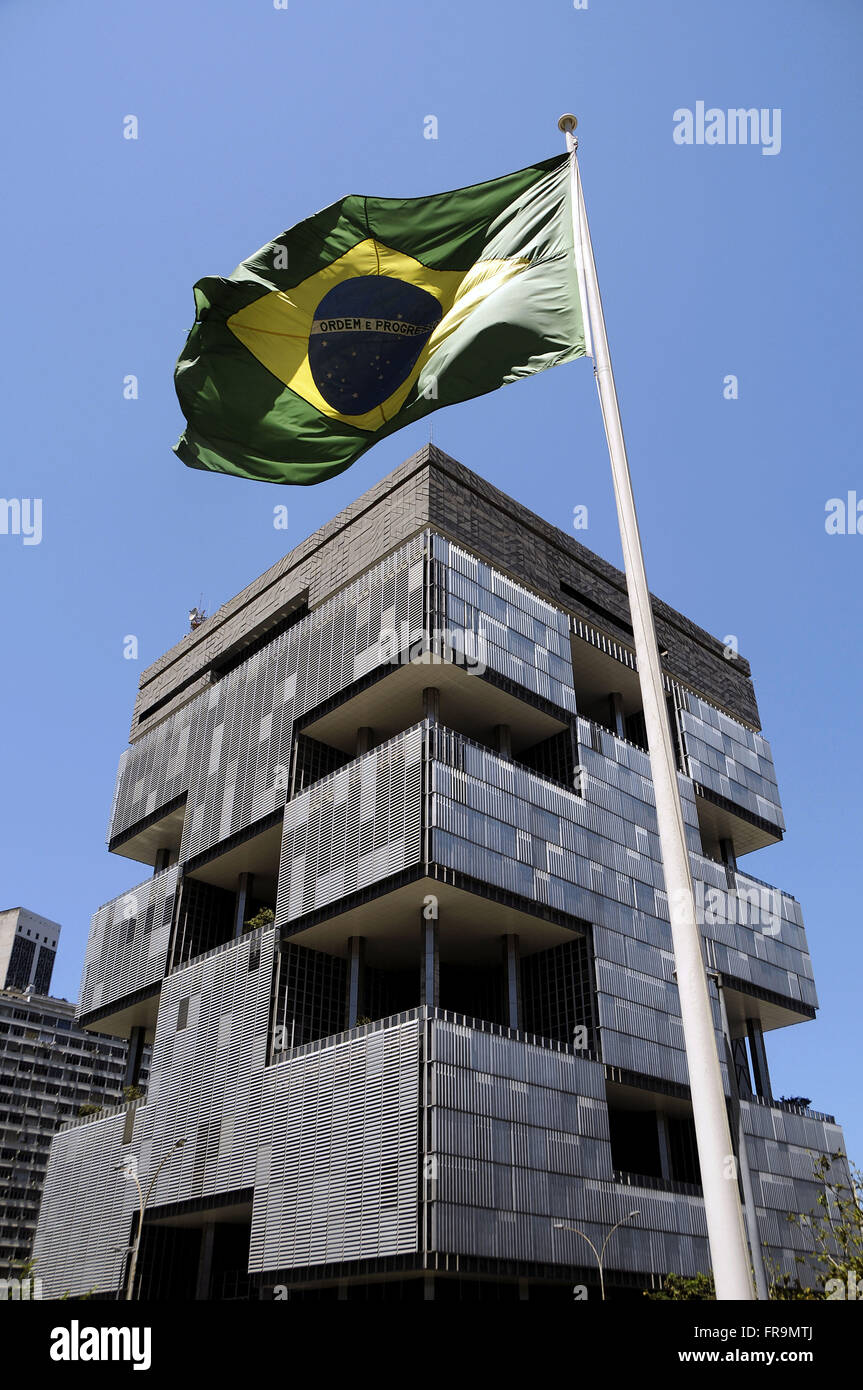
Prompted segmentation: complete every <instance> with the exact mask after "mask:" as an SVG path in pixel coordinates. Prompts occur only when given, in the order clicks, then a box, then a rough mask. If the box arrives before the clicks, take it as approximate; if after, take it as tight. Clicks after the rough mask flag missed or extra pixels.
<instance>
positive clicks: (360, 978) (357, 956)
mask: <svg viewBox="0 0 863 1390" xmlns="http://www.w3.org/2000/svg"><path fill="white" fill-rule="evenodd" d="M365 958H366V938H365V937H364V936H349V937H348V988H347V999H346V1006H345V1027H346V1028H356V1026H357V1019H358V1018H359V1017H360V1014H361V1013H362V1011H363V1010H362V1008H361V1005H362V999H363V994H364V989H363V985H364V976H365V964H366V959H365Z"/></svg>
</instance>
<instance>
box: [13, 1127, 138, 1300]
mask: <svg viewBox="0 0 863 1390" xmlns="http://www.w3.org/2000/svg"><path fill="white" fill-rule="evenodd" d="M125 1120H126V1115H125V1111H120V1112H119V1113H115V1114H113V1115H110V1116H108V1117H107V1118H105V1119H96V1120H91V1121H89V1123H87V1124H79V1125H73V1126H71V1127H69V1128H67V1129H63V1130H61V1131H60V1132H59V1133H58V1134H56V1135H55V1136H54V1140H53V1142H52V1144H51V1154H50V1161H49V1164H48V1170H47V1173H46V1176H45V1186H44V1189H43V1193H42V1206H41V1208H40V1212H39V1225H38V1228H37V1231H36V1237H35V1240H34V1244H33V1255H34V1258H35V1260H36V1274H37V1275H38V1277H39V1278H40V1279H41V1280H42V1283H43V1289H42V1292H43V1297H45V1298H62V1297H63V1295H64V1294H66V1293H70V1294H72V1295H80V1294H85V1293H89V1292H90V1291H91V1290H94V1291H96V1292H98V1293H108V1292H111V1291H113V1290H114V1289H116V1288H117V1284H118V1281H119V1279H120V1278H121V1255H120V1254H118V1247H125V1246H126V1245H127V1244H128V1240H129V1233H130V1230H131V1222H132V1212H133V1201H132V1199H133V1197H134V1195H135V1188H134V1185H133V1184H132V1183H131V1182H128V1181H124V1180H123V1179H122V1177H121V1176H120V1175H119V1174H118V1173H117V1172H116V1171H115V1169H116V1165H117V1164H118V1163H119V1162H120V1159H121V1157H122V1156H123V1155H124V1154H126V1153H129V1152H130V1151H131V1150H130V1147H129V1146H128V1145H127V1146H126V1147H125V1148H124V1146H123V1130H124V1126H125Z"/></svg>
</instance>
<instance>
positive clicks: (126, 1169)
mask: <svg viewBox="0 0 863 1390" xmlns="http://www.w3.org/2000/svg"><path fill="white" fill-rule="evenodd" d="M185 1142H186V1141H185V1139H178V1140H177V1142H176V1144H172V1145H171V1147H170V1149H169V1150H168V1152H167V1153H166V1154H164V1155H163V1157H162V1159H161V1161H160V1163H159V1165H158V1167H157V1169H156V1171H155V1173H154V1174H153V1180H152V1182H151V1183H150V1186H149V1187H148V1188H147V1195H146V1197H145V1196H144V1190H143V1188H142V1187H141V1184H140V1182H139V1180H138V1157H137V1154H129V1155H128V1156H127V1157H126V1158H124V1159H123V1160H122V1161H121V1162H120V1163H116V1164H115V1165H114V1171H115V1173H122V1174H123V1177H124V1178H129V1180H130V1181H131V1182H134V1184H135V1186H136V1187H137V1189H138V1198H139V1200H140V1207H139V1210H138V1233H137V1235H136V1236H135V1240H134V1244H133V1245H132V1247H131V1249H132V1258H131V1260H130V1261H129V1274H128V1277H127V1279H126V1301H127V1302H128V1301H129V1300H130V1299H131V1298H132V1290H133V1289H134V1287H135V1270H136V1269H137V1266H138V1251H139V1249H140V1248H141V1236H142V1235H143V1232H144V1212H145V1211H146V1209H147V1203H148V1202H149V1200H150V1198H151V1197H152V1195H153V1188H154V1187H155V1186H156V1179H157V1178H158V1176H159V1174H160V1172H161V1171H162V1167H163V1166H164V1164H166V1163H167V1161H168V1159H169V1158H170V1157H171V1156H172V1154H174V1153H176V1151H177V1149H180V1148H182V1146H183V1145H184V1144H185Z"/></svg>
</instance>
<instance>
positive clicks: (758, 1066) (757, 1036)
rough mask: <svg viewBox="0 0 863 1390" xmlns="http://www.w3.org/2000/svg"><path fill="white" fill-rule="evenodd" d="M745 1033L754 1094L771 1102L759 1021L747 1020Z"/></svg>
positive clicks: (755, 1019)
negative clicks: (750, 1058)
mask: <svg viewBox="0 0 863 1390" xmlns="http://www.w3.org/2000/svg"><path fill="white" fill-rule="evenodd" d="M746 1032H747V1033H748V1035H749V1052H750V1055H751V1057H752V1074H753V1078H754V1081H755V1091H756V1094H757V1095H759V1096H761V1097H762V1099H763V1100H772V1099H773V1092H772V1090H771V1089H770V1072H769V1070H768V1068H767V1049H766V1048H765V1046H764V1032H763V1030H762V1027H761V1020H760V1019H758V1018H747V1020H746Z"/></svg>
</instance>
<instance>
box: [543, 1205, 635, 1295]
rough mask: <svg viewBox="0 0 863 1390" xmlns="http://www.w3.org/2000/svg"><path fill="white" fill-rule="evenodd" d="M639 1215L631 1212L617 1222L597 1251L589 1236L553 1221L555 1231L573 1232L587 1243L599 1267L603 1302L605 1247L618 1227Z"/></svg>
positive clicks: (562, 1223)
mask: <svg viewBox="0 0 863 1390" xmlns="http://www.w3.org/2000/svg"><path fill="white" fill-rule="evenodd" d="M640 1215H641V1212H640V1211H631V1212H630V1213H629V1215H628V1216H624V1217H623V1218H622V1219H621V1220H620V1221H618V1223H617V1225H616V1226H612V1228H611V1230H610V1231H609V1233H608V1235H607V1236H606V1237H605V1240H604V1241H603V1242H602V1249H601V1250H597V1248H596V1246H595V1245H594V1243H593V1241H592V1240H591V1239H590V1236H586V1235H585V1234H584V1231H580V1230H579V1229H578V1227H577V1226H567V1224H566V1222H565V1221H555V1223H554V1228H555V1230H556V1231H575V1234H576V1235H577V1236H581V1238H582V1240H586V1241H587V1243H588V1245H589V1246H590V1248H591V1250H592V1251H593V1253H594V1255H595V1256H596V1263H597V1264H598V1265H599V1290H600V1293H601V1294H602V1298H603V1302H604V1301H605V1279H604V1277H603V1272H602V1261H603V1259H604V1258H605V1247H606V1246H607V1245H608V1242H609V1241H610V1240H611V1237H612V1236H613V1235H614V1233H615V1231H616V1230H618V1229H619V1227H621V1226H625V1225H626V1223H627V1221H634V1220H635V1218H636V1216H640Z"/></svg>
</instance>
